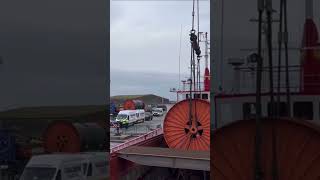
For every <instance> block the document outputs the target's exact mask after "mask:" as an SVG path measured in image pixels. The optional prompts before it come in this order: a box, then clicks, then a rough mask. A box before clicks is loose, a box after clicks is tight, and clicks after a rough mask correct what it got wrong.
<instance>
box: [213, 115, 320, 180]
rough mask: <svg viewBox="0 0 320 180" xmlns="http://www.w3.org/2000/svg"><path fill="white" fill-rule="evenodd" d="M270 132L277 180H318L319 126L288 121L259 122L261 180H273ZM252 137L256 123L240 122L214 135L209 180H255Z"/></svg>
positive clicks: (219, 130) (319, 165)
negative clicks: (260, 125) (273, 140)
mask: <svg viewBox="0 0 320 180" xmlns="http://www.w3.org/2000/svg"><path fill="white" fill-rule="evenodd" d="M272 129H273V132H274V135H275V139H276V141H275V142H276V143H275V144H276V150H275V152H276V153H275V154H276V159H277V160H276V162H277V163H276V164H277V166H276V167H277V171H278V179H281V180H313V179H319V177H320V171H319V170H320V130H319V128H318V126H316V125H315V124H311V123H307V122H303V121H296V120H287V119H280V120H276V121H272V120H270V119H264V120H263V121H262V131H261V135H262V136H261V137H262V141H261V143H262V144H261V169H262V173H263V178H262V179H264V180H272V179H273V178H272V173H273V171H272V167H273V161H272V159H273V153H272V152H273V151H272V147H273V146H272V144H273V143H272ZM255 133H256V128H255V120H240V121H237V122H234V123H232V124H230V125H227V126H224V127H222V128H220V129H217V130H216V131H215V132H214V133H213V137H212V138H213V144H212V147H211V162H210V163H211V171H212V175H211V179H212V180H213V179H214V180H231V179H239V180H242V179H243V180H247V179H254V170H255V165H254V156H255V153H254V152H255Z"/></svg>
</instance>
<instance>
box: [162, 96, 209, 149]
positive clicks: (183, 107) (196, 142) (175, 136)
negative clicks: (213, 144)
mask: <svg viewBox="0 0 320 180" xmlns="http://www.w3.org/2000/svg"><path fill="white" fill-rule="evenodd" d="M189 105H190V100H183V101H180V102H179V103H177V104H175V105H174V106H173V107H172V108H171V109H170V110H169V112H168V113H167V115H166V117H165V119H164V122H163V132H164V138H165V141H166V143H167V145H168V146H169V148H174V149H184V150H199V151H208V150H209V148H210V104H209V102H207V101H204V100H200V99H193V100H192V118H191V123H190V118H189V113H190V110H189V109H190V108H189Z"/></svg>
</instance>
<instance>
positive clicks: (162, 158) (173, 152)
mask: <svg viewBox="0 0 320 180" xmlns="http://www.w3.org/2000/svg"><path fill="white" fill-rule="evenodd" d="M117 153H118V155H119V157H121V158H123V159H126V160H129V161H132V162H134V163H136V164H140V165H145V166H156V167H168V168H178V169H192V170H202V171H210V152H209V151H186V150H177V149H169V148H159V147H141V146H131V147H128V148H125V149H123V150H120V151H118V152H117Z"/></svg>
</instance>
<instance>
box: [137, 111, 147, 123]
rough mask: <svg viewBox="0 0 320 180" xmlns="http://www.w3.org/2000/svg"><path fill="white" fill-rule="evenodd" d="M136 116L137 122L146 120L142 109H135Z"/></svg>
mask: <svg viewBox="0 0 320 180" xmlns="http://www.w3.org/2000/svg"><path fill="white" fill-rule="evenodd" d="M136 115H137V121H136V123H137V122H144V121H145V118H146V113H145V112H144V109H137V110H136Z"/></svg>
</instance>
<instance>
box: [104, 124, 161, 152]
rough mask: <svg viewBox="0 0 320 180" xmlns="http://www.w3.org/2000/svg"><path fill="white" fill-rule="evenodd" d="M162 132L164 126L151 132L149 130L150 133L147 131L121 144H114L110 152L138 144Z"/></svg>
mask: <svg viewBox="0 0 320 180" xmlns="http://www.w3.org/2000/svg"><path fill="white" fill-rule="evenodd" d="M161 134H163V129H162V128H158V129H155V130H153V131H151V132H148V133H146V134H144V135H141V136H139V137H136V138H133V139H131V140H128V141H126V142H124V143H121V144H119V145H116V146H114V147H113V148H111V149H110V153H114V152H117V151H120V150H122V149H124V148H127V147H129V146H132V145H136V144H138V143H140V142H143V141H145V140H148V139H151V138H153V137H155V136H158V135H161Z"/></svg>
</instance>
